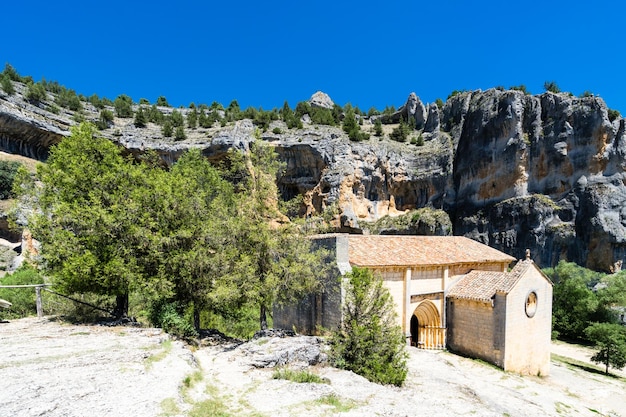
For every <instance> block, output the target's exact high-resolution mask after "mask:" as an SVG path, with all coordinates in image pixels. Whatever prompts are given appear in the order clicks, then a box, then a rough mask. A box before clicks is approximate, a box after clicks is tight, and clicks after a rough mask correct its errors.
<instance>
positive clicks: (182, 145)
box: [0, 89, 626, 270]
mask: <svg viewBox="0 0 626 417" xmlns="http://www.w3.org/2000/svg"><path fill="white" fill-rule="evenodd" d="M318 95H319V94H318ZM161 110H162V111H163V112H167V111H171V109H168V108H163V109H161ZM181 111H183V112H184V111H185V110H184V109H182V110H181ZM83 112H84V115H85V118H86V119H87V120H95V119H97V116H98V111H97V110H96V109H95V108H93V106H91V105H90V104H89V103H84V111H83ZM385 117H386V120H385V121H386V122H389V123H393V122H396V121H398V120H399V118H400V117H403V118H405V119H407V118H413V120H414V121H415V123H414V125H415V126H416V127H417V128H418V129H419V130H418V131H416V132H415V133H414V135H415V136H417V135H421V136H422V139H423V140H424V144H423V145H422V146H418V145H417V144H409V143H397V142H393V141H390V140H389V139H388V138H384V139H379V138H376V137H375V136H372V137H371V139H370V140H368V141H365V142H350V141H349V140H348V138H347V136H346V134H345V133H344V132H343V131H342V130H341V129H339V128H334V127H329V126H318V125H311V124H307V123H305V124H304V128H303V129H287V128H286V125H284V123H282V122H280V121H278V122H276V121H275V122H272V125H271V126H270V129H268V130H267V132H265V133H263V134H262V135H261V138H262V140H265V141H268V142H270V143H271V144H273V146H275V148H276V150H277V152H278V154H279V156H280V158H281V159H282V160H283V161H284V162H285V164H286V170H285V172H284V173H283V174H282V175H281V176H280V178H278V182H279V187H280V190H281V193H282V194H283V197H284V198H291V197H293V196H295V195H297V194H301V195H303V196H304V201H305V203H306V207H305V210H306V212H307V213H308V214H318V213H320V212H323V211H324V210H325V209H327V208H329V207H333V208H335V209H336V210H337V211H338V213H339V216H338V218H339V219H340V225H339V226H338V228H339V229H340V230H344V231H352V232H361V231H362V230H363V228H364V227H363V226H364V222H372V221H375V220H377V219H380V218H381V217H383V216H386V215H392V216H393V215H398V214H402V213H405V212H406V211H408V210H412V209H417V208H422V207H430V208H434V209H443V210H445V211H446V212H447V213H448V214H449V216H450V219H451V221H452V225H453V232H454V234H456V235H466V236H469V237H472V238H474V239H476V240H479V241H481V242H484V243H487V244H489V245H490V246H493V247H496V248H498V249H501V250H503V251H504V252H507V253H509V254H511V255H513V256H515V257H517V258H522V257H523V255H524V252H525V249H526V248H530V249H531V251H532V252H533V258H534V259H535V260H536V261H537V262H538V263H539V264H540V265H541V266H549V265H554V264H555V263H556V262H558V260H559V259H567V260H571V261H575V262H578V263H579V264H581V265H586V266H589V267H591V268H597V269H604V270H608V269H609V268H610V267H611V266H612V265H614V264H615V263H616V262H617V261H619V260H626V176H625V174H624V168H625V167H626V158H625V156H626V121H625V120H624V119H620V118H617V119H615V120H610V119H609V113H608V109H607V107H606V105H605V104H604V102H603V101H602V100H601V99H600V98H598V97H586V98H575V97H572V96H569V95H567V94H553V93H544V94H541V95H536V96H532V95H527V94H524V93H522V92H520V91H501V90H497V89H491V90H487V91H472V92H465V93H460V94H457V95H455V96H454V97H452V98H450V99H449V100H448V101H447V102H446V103H445V104H444V105H443V107H442V108H439V107H437V105H435V104H424V103H422V102H421V100H420V99H419V97H417V95H415V94H411V95H410V96H409V98H408V100H407V103H406V104H405V105H404V106H402V107H401V108H400V109H399V111H398V112H397V113H396V114H394V115H390V116H385ZM396 119H397V120H396ZM73 123H75V122H74V120H73V118H72V115H71V113H69V112H66V113H61V114H52V113H49V112H47V111H46V110H45V106H33V105H31V104H28V103H26V102H25V101H24V100H22V99H20V96H19V94H17V95H16V96H11V97H7V96H6V95H2V93H1V92H0V139H1V140H0V147H1V148H2V149H3V150H5V151H7V152H13V153H20V154H23V155H27V156H31V157H35V158H38V159H42V160H43V159H45V157H46V156H47V151H48V149H49V147H50V146H51V145H52V144H54V143H56V142H58V141H59V140H60V139H61V138H62V137H63V136H64V135H67V134H68V127H69V125H71V124H73ZM274 128H278V129H274ZM389 128H390V126H387V129H389ZM363 129H364V130H369V129H372V120H365V122H364V124H363ZM255 130H256V129H255V127H254V126H253V124H252V122H251V121H249V120H243V121H239V122H236V123H235V124H231V125H227V126H225V127H219V126H217V125H216V126H214V127H211V128H208V129H202V128H198V129H195V130H190V129H188V130H187V136H188V138H187V139H186V140H184V141H180V142H174V141H173V140H169V139H167V138H163V137H162V135H161V134H160V129H159V128H158V127H157V126H153V125H151V124H148V126H147V127H146V128H142V129H139V128H136V127H134V125H133V124H132V120H131V119H115V121H114V125H113V126H112V127H111V128H110V129H106V130H104V131H103V132H102V134H103V135H104V136H106V137H109V138H110V139H112V140H114V141H116V142H117V143H119V144H120V145H121V146H123V147H125V149H127V150H128V152H130V153H133V154H139V153H142V152H144V151H145V150H146V149H155V150H156V151H157V152H158V153H159V154H160V155H161V156H162V158H163V160H164V161H165V162H166V163H172V162H174V161H175V160H176V159H177V158H178V156H179V155H180V154H181V153H182V152H183V151H184V150H185V149H187V148H189V147H200V148H202V150H203V153H204V154H205V155H206V156H207V157H209V158H212V159H219V158H221V157H222V156H223V155H224V153H225V152H226V151H227V150H228V149H229V148H231V147H233V146H234V147H239V148H245V147H246V146H248V143H249V142H250V141H251V140H255ZM389 131H390V130H387V133H389ZM272 132H279V133H272ZM444 229H445V228H439V227H435V228H433V230H439V231H441V230H444ZM398 232H399V233H400V232H402V231H398ZM437 233H440V232H437Z"/></svg>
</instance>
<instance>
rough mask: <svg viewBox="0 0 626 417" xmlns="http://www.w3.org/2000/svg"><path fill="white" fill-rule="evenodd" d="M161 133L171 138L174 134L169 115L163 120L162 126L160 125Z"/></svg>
mask: <svg viewBox="0 0 626 417" xmlns="http://www.w3.org/2000/svg"><path fill="white" fill-rule="evenodd" d="M161 133H163V136H164V137H166V138H171V137H172V135H173V134H174V128H173V127H172V122H171V121H170V118H169V117H168V118H167V119H165V121H164V122H163V126H162V127H161Z"/></svg>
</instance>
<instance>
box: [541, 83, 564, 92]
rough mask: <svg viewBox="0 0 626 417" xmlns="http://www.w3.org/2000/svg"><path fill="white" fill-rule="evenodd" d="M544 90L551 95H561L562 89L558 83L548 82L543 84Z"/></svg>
mask: <svg viewBox="0 0 626 417" xmlns="http://www.w3.org/2000/svg"><path fill="white" fill-rule="evenodd" d="M543 89H544V90H546V91H549V92H551V93H560V92H561V89H560V88H559V86H558V85H557V83H556V81H546V82H545V83H543Z"/></svg>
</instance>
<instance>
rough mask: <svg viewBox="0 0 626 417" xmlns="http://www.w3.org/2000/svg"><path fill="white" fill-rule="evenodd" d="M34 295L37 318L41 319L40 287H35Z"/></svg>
mask: <svg viewBox="0 0 626 417" xmlns="http://www.w3.org/2000/svg"><path fill="white" fill-rule="evenodd" d="M35 293H36V294H37V317H39V318H42V317H43V306H42V304H41V287H39V286H37V287H35Z"/></svg>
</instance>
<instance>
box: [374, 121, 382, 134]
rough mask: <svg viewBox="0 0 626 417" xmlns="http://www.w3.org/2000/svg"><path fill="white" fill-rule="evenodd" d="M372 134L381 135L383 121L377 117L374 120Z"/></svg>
mask: <svg viewBox="0 0 626 417" xmlns="http://www.w3.org/2000/svg"><path fill="white" fill-rule="evenodd" d="M374 136H377V137H382V136H383V122H382V121H381V120H380V118H377V119H376V121H375V122H374Z"/></svg>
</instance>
